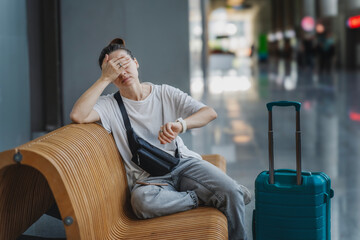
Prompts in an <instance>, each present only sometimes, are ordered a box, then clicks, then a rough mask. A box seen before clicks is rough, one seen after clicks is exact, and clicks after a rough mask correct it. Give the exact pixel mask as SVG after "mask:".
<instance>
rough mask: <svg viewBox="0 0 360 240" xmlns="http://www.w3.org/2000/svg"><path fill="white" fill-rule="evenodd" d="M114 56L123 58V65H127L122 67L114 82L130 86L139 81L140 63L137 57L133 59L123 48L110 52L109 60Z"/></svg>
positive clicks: (121, 60) (118, 84)
mask: <svg viewBox="0 0 360 240" xmlns="http://www.w3.org/2000/svg"><path fill="white" fill-rule="evenodd" d="M113 58H121V59H120V62H121V65H125V66H124V67H121V68H120V74H119V76H118V78H117V79H116V80H115V81H114V84H115V85H117V86H118V87H120V86H129V85H131V84H133V83H136V82H139V72H138V68H139V63H138V62H137V60H136V59H132V58H131V57H130V55H129V54H128V53H127V52H126V51H125V50H122V49H119V50H116V51H114V52H112V53H110V54H109V60H111V59H113Z"/></svg>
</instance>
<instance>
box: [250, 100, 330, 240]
mask: <svg viewBox="0 0 360 240" xmlns="http://www.w3.org/2000/svg"><path fill="white" fill-rule="evenodd" d="M273 106H282V107H284V106H294V107H295V110H296V171H295V170H290V169H279V170H274V154H273V129H272V107H273ZM267 108H268V111H269V135H268V137H269V171H263V172H261V173H260V174H259V175H258V177H257V178H256V181H255V210H254V212H253V239H254V240H255V239H256V240H320V239H321V240H330V239H331V234H330V199H331V198H332V197H333V195H334V191H333V190H332V189H331V182H330V178H329V177H328V176H327V175H326V174H325V173H322V172H301V132H300V108H301V103H299V102H289V101H280V102H271V103H268V104H267Z"/></svg>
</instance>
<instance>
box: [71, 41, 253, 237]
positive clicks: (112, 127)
mask: <svg viewBox="0 0 360 240" xmlns="http://www.w3.org/2000/svg"><path fill="white" fill-rule="evenodd" d="M99 65H100V68H101V69H102V74H101V77H100V78H99V79H98V80H97V81H96V82H95V83H94V84H93V85H92V86H91V87H90V88H89V89H88V90H87V91H86V92H85V93H84V94H83V95H82V96H81V97H80V98H79V99H78V100H77V102H76V103H75V105H74V107H73V110H72V112H71V114H70V118H71V119H72V121H74V122H76V123H90V122H97V121H101V124H102V126H103V127H104V128H105V129H106V130H107V131H108V132H109V133H110V132H111V133H112V134H113V136H114V139H115V142H116V145H117V147H118V149H119V152H120V154H121V156H122V158H123V160H124V164H125V169H126V173H127V180H128V185H129V188H130V190H131V204H132V208H133V210H134V213H135V214H136V216H138V217H139V218H143V219H145V218H152V217H156V216H163V215H168V214H172V213H176V212H181V211H186V210H189V209H192V208H196V207H198V205H199V204H202V205H206V206H212V207H215V208H217V209H219V210H220V211H222V212H223V213H224V214H225V216H226V217H227V219H228V229H229V239H236V240H239V239H246V234H245V230H244V220H245V204H247V203H249V202H250V193H249V191H248V190H247V189H246V188H245V187H244V186H241V185H238V184H237V183H236V182H235V181H234V180H232V179H231V178H230V177H229V176H227V175H226V174H225V173H223V172H222V171H221V170H219V169H218V168H217V167H215V166H213V165H212V164H210V163H208V162H206V161H204V160H201V156H200V155H199V154H197V153H195V152H193V151H190V150H189V149H188V148H187V147H186V146H185V144H184V143H183V141H182V140H181V138H180V137H179V134H180V133H183V132H185V131H186V130H189V129H192V128H198V127H202V126H205V125H206V124H208V123H209V122H210V121H212V120H214V119H215V118H216V117H217V114H216V112H215V111H214V110H213V109H212V108H210V107H208V106H206V105H204V104H203V103H201V102H198V101H196V100H195V99H193V98H191V97H190V96H189V95H187V94H186V93H184V92H182V91H181V90H179V89H176V88H174V87H171V86H169V85H165V84H163V85H154V84H152V83H145V82H140V80H139V74H138V68H139V63H138V61H137V60H136V59H135V58H134V56H133V55H132V53H131V51H130V50H128V49H127V48H126V47H125V43H124V41H123V40H122V39H119V38H117V39H114V40H113V41H111V43H110V44H109V45H108V46H106V47H105V48H104V49H103V50H102V52H101V54H100V57H99ZM110 83H113V84H115V86H116V87H117V88H118V89H119V92H120V95H121V97H122V99H123V102H124V106H125V108H126V111H127V113H128V115H129V119H130V122H131V125H132V127H133V129H134V131H135V132H136V134H137V135H138V136H140V137H141V138H143V139H145V140H147V141H148V142H150V143H151V144H152V145H154V146H156V147H158V148H160V149H162V150H163V151H165V152H167V153H170V154H171V155H173V156H174V155H175V152H176V151H177V152H178V153H179V155H180V161H179V163H178V164H177V166H176V167H174V168H173V169H172V171H171V172H169V173H167V174H165V175H163V176H156V177H155V176H151V175H150V174H149V173H147V172H146V171H144V170H143V169H142V168H140V167H139V166H138V165H137V164H135V163H134V162H133V161H131V159H132V153H131V150H130V148H129V143H128V139H127V135H126V128H125V125H124V121H123V118H122V114H121V112H120V109H119V106H118V103H117V101H116V100H115V98H114V94H110V95H107V96H100V95H101V94H102V92H103V90H104V89H105V88H106V87H107V86H108V85H109V84H110ZM149 183H150V184H149Z"/></svg>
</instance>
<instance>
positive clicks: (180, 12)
mask: <svg viewBox="0 0 360 240" xmlns="http://www.w3.org/2000/svg"><path fill="white" fill-rule="evenodd" d="M115 37H122V38H123V39H125V41H126V45H127V47H128V48H129V49H131V50H132V51H133V53H134V55H135V57H136V58H137V59H138V61H139V63H140V79H141V80H142V81H144V82H153V83H156V84H161V83H167V84H170V85H173V86H175V87H178V88H180V89H181V90H183V91H185V92H187V93H189V94H191V95H192V96H193V97H194V98H196V99H198V100H200V101H202V102H204V103H206V104H208V105H210V106H212V107H213V108H215V110H216V111H217V113H218V119H217V120H215V121H214V122H212V123H210V124H209V126H207V127H205V128H202V129H194V130H192V131H191V132H188V133H186V134H185V135H183V139H184V140H185V141H186V143H187V145H188V146H189V147H190V148H192V149H193V150H195V151H197V152H199V153H201V154H209V153H219V154H222V155H223V156H225V158H226V159H227V162H228V163H227V164H228V165H227V166H228V174H229V175H230V176H231V177H233V178H234V179H236V180H237V181H238V182H239V183H241V184H243V185H245V186H246V187H248V188H249V189H250V190H251V191H252V192H253V191H254V181H255V178H256V176H257V175H258V174H259V173H260V172H261V171H263V170H266V169H267V168H268V152H267V151H268V149H267V147H268V143H267V110H266V107H265V104H266V103H267V102H269V101H275V100H292V101H300V102H302V116H301V121H302V122H301V127H302V155H303V156H302V160H303V170H304V171H323V172H325V173H327V174H328V175H329V176H330V177H331V179H332V187H333V188H334V190H335V197H334V198H333V200H332V212H331V214H332V229H331V230H332V239H335V240H337V239H345V240H355V239H360V204H359V202H360V190H359V186H360V176H359V172H360V71H359V68H360V1H359V0H341V1H340V0H188V1H186V0H151V1H148V0H132V1H130V0H102V1H96V0H86V1H85V0H77V1H71V0H61V1H60V0H28V1H26V0H0V52H1V55H0V151H3V150H6V149H9V148H13V147H16V146H18V145H20V144H23V143H25V142H27V141H29V140H32V139H34V138H36V137H38V136H41V135H43V134H45V133H47V132H49V131H52V130H54V129H57V128H59V127H61V126H63V125H66V124H69V123H70V122H71V121H70V119H69V114H70V111H71V109H72V106H73V104H74V103H75V101H76V100H77V98H78V97H79V96H80V95H81V94H82V93H83V92H84V91H85V90H86V89H87V88H89V87H90V86H91V84H92V83H93V82H94V81H96V80H97V79H98V78H99V76H100V74H101V72H100V69H99V66H98V64H97V59H98V56H99V54H100V51H101V50H102V48H103V47H104V46H106V45H107V44H108V43H109V41H110V40H111V39H113V38H115ZM113 91H115V88H114V87H109V88H108V89H106V90H105V93H110V92H113ZM274 132H275V133H274V134H275V135H274V138H275V167H276V168H295V134H294V133H295V114H294V111H293V109H281V110H280V109H274ZM253 209H254V201H253V202H252V203H251V204H250V205H248V207H247V231H248V234H249V236H250V237H251V215H252V210H253ZM26 234H27V235H33V236H42V237H65V233H64V230H63V227H62V223H61V221H60V220H56V219H53V218H51V217H46V216H44V217H42V218H41V219H40V220H39V221H38V222H37V224H35V225H34V226H33V227H32V228H30V229H29V230H28V231H27V232H26Z"/></svg>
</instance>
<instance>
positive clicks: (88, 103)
mask: <svg viewBox="0 0 360 240" xmlns="http://www.w3.org/2000/svg"><path fill="white" fill-rule="evenodd" d="M110 83H111V81H109V80H108V79H105V78H99V79H98V80H97V81H96V82H95V83H94V84H93V85H92V86H91V87H90V88H89V89H88V90H86V92H84V93H83V94H82V95H81V97H80V98H79V99H78V100H77V101H76V103H75V104H74V107H73V109H72V111H71V113H70V119H71V120H72V121H74V122H76V123H82V122H84V121H85V119H86V118H87V117H88V116H89V115H90V113H91V111H92V110H93V107H94V105H95V104H96V101H97V100H98V99H99V97H100V95H101V93H102V92H103V91H104V89H105V88H106V87H107V86H108V85H109V84H110Z"/></svg>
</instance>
